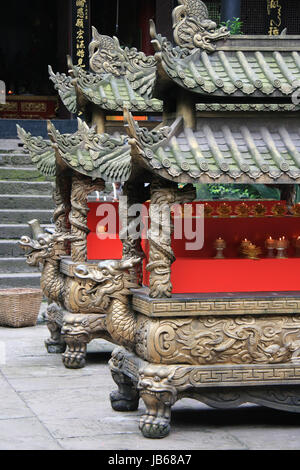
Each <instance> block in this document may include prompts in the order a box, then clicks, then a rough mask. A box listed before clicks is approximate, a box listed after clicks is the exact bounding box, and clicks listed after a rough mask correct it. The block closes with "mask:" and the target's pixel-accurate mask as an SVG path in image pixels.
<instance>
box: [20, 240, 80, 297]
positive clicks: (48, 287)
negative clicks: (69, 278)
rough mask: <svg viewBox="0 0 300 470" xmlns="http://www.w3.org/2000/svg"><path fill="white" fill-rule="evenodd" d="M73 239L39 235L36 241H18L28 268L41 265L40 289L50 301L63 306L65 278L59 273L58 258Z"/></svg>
mask: <svg viewBox="0 0 300 470" xmlns="http://www.w3.org/2000/svg"><path fill="white" fill-rule="evenodd" d="M72 239H74V237H73V236H72V235H71V234H70V233H68V232H67V233H65V234H58V233H54V234H52V235H50V234H44V233H40V234H39V235H38V237H37V239H36V240H35V239H31V238H30V237H28V236H23V237H22V238H21V240H20V241H19V244H20V246H21V248H23V250H24V251H25V257H26V261H27V264H29V266H39V265H40V264H42V266H43V269H42V275H41V289H42V291H43V293H44V295H45V296H46V297H47V298H48V299H49V300H51V301H53V302H57V303H58V304H59V305H61V306H64V294H65V276H64V275H63V274H61V273H60V257H61V255H64V254H65V249H64V244H65V242H67V241H70V240H72Z"/></svg>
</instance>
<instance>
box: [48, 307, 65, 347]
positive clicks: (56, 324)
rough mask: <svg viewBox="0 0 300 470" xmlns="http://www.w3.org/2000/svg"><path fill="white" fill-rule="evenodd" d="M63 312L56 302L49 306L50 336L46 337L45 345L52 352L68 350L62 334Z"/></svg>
mask: <svg viewBox="0 0 300 470" xmlns="http://www.w3.org/2000/svg"><path fill="white" fill-rule="evenodd" d="M62 317H63V313H62V310H61V308H60V307H59V306H58V305H56V304H55V303H53V304H51V305H49V306H48V308H47V328H48V330H49V333H50V338H48V339H46V341H45V346H46V349H47V351H48V353H50V354H61V353H63V352H65V350H66V343H65V341H64V340H63V338H62V335H61V324H62Z"/></svg>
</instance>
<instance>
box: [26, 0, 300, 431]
mask: <svg viewBox="0 0 300 470" xmlns="http://www.w3.org/2000/svg"><path fill="white" fill-rule="evenodd" d="M172 19H173V29H174V41H175V44H176V45H175V46H174V45H173V44H172V43H170V42H168V41H167V40H166V39H165V38H163V37H162V36H161V35H160V34H158V33H157V32H156V29H155V25H154V23H153V22H152V23H151V25H150V30H151V35H152V39H153V45H154V48H155V51H156V53H155V55H154V56H149V57H147V56H145V54H143V53H141V52H139V51H137V50H136V49H133V48H131V49H129V48H124V49H123V48H121V47H120V44H119V41H118V39H117V38H115V37H114V38H110V37H108V36H103V35H101V34H99V33H98V31H97V30H96V29H95V28H93V30H92V35H93V38H92V42H91V44H90V45H89V53H90V69H91V70H90V71H85V70H82V69H81V68H80V67H77V66H75V65H73V64H72V60H71V59H70V58H69V59H68V69H69V72H68V75H66V74H59V73H56V74H54V72H53V71H52V69H51V68H49V73H50V79H51V80H52V81H53V83H54V86H55V88H56V89H57V91H58V93H59V95H60V97H61V99H62V101H63V102H64V103H65V105H66V106H67V107H68V109H69V110H70V111H71V112H72V113H82V118H80V119H78V130H77V131H76V132H75V133H74V134H61V133H60V132H59V131H58V130H57V129H55V127H54V126H53V124H52V123H51V122H49V123H48V136H49V140H43V139H42V138H41V137H33V136H32V135H31V134H30V133H29V132H26V131H24V130H23V129H21V128H20V127H18V135H19V137H20V139H21V140H22V141H23V142H24V145H25V148H26V149H27V150H28V151H29V153H30V155H31V157H32V160H33V161H34V163H35V164H36V165H37V167H38V169H39V170H40V171H41V172H42V173H43V174H46V175H49V176H55V183H56V184H55V190H54V201H55V211H54V214H53V221H54V225H55V229H54V231H53V233H44V231H43V230H42V229H41V227H40V225H39V223H38V221H37V220H33V221H30V222H29V225H30V226H31V228H32V231H33V237H32V238H30V237H28V236H27V237H22V239H21V240H20V245H21V247H22V248H23V249H24V251H25V256H26V258H27V262H28V264H29V265H33V266H38V265H41V266H42V276H41V286H42V290H43V293H44V295H45V296H46V297H47V298H48V299H49V303H50V302H51V304H50V305H49V307H48V328H49V331H50V338H49V339H47V340H46V347H47V349H48V351H49V352H56V353H57V352H59V353H63V354H62V359H63V363H64V365H65V366H66V367H68V368H78V367H84V365H85V361H86V348H87V344H88V343H89V341H91V340H92V339H95V338H104V339H106V340H108V341H111V342H112V343H114V344H116V346H117V347H116V349H115V350H114V352H113V354H112V358H111V360H110V361H109V365H110V370H111V373H112V377H113V379H114V381H115V382H116V384H117V387H118V390H116V391H113V392H112V393H111V395H110V399H111V405H112V407H113V408H114V409H115V410H116V411H119V412H122V411H133V410H136V409H137V407H138V404H139V399H140V398H141V399H142V400H143V401H144V404H145V407H146V410H145V412H144V414H143V415H142V417H141V420H140V429H141V431H142V433H143V435H144V436H145V437H148V438H162V437H165V436H166V435H167V434H168V433H169V432H170V418H171V407H172V405H173V404H174V403H175V402H176V401H177V400H179V399H181V398H183V397H189V398H195V399H198V400H200V401H202V402H204V403H206V404H208V405H210V406H213V407H222V406H229V405H232V406H233V405H234V406H239V405H240V404H242V403H245V402H252V403H257V404H262V405H264V406H270V407H274V408H277V409H282V410H286V411H293V412H300V405H299V403H300V401H299V396H300V336H299V335H300V289H299V286H298V284H297V282H298V281H297V279H296V280H295V278H294V277H293V276H292V274H291V273H293V272H298V270H299V258H298V257H297V256H299V246H300V245H299V246H298V241H297V237H298V236H299V233H298V232H299V230H298V229H297V224H298V217H299V213H298V212H299V211H298V208H297V205H296V201H295V193H296V191H295V185H296V184H299V182H300V134H299V117H298V113H299V107H298V106H297V105H294V104H292V94H293V92H294V91H295V90H296V89H297V88H298V86H299V80H300V56H299V53H300V37H298V36H297V37H291V36H279V37H274V36H273V37H270V36H265V37H261V36H259V37H255V36H242V37H235V38H232V37H230V34H229V32H228V31H227V30H226V28H217V26H216V24H215V23H214V22H213V21H211V20H210V19H209V17H208V11H207V7H206V6H205V5H204V3H203V2H201V1H200V0H180V1H179V5H178V6H177V7H176V8H175V9H174V11H173V15H172ZM271 100H272V102H271V103H270V101H271ZM230 101H231V102H230ZM232 101H234V103H233V102H232ZM112 111H114V112H117V111H118V112H122V113H123V115H124V133H123V134H122V135H120V134H119V133H115V134H111V133H109V132H108V129H107V128H108V126H107V122H106V115H107V112H112ZM141 111H142V112H145V113H146V112H147V113H153V112H163V116H162V123H161V124H159V125H158V126H157V127H156V128H154V129H148V128H143V127H140V126H139V125H138V124H137V123H136V122H135V120H134V117H133V115H132V113H138V112H141ZM107 182H113V183H117V182H122V183H123V196H126V198H127V199H126V203H125V204H121V202H120V203H119V204H117V202H114V203H111V204H115V206H118V207H119V217H118V218H117V219H118V220H117V221H116V222H118V224H119V225H118V229H117V228H115V230H114V233H113V234H112V235H114V236H115V237H116V236H118V237H119V240H117V241H118V242H120V243H121V244H122V250H121V251H122V254H121V255H118V256H116V255H115V252H114V253H113V254H114V256H115V259H109V258H110V257H112V255H109V256H108V255H107V253H108V252H109V250H108V248H109V246H110V245H109V243H110V242H112V240H110V239H108V240H106V239H104V237H100V236H98V238H97V233H98V235H100V234H101V235H103V234H105V235H106V234H107V235H109V233H110V232H109V230H106V224H105V223H104V222H103V220H102V219H101V221H100V222H101V223H100V225H99V227H101V229H99V228H98V231H97V222H98V221H99V219H97V215H95V214H96V213H97V208H98V207H99V208H101V207H102V208H103V205H102V204H103V201H102V202H101V201H100V202H99V203H98V206H97V207H96V208H95V206H92V205H91V204H89V202H88V196H89V194H90V193H91V192H93V191H98V192H100V191H102V190H103V189H104V188H105V184H106V183H107ZM179 183H180V184H179ZM198 183H200V184H203V183H204V184H205V183H215V184H219V183H222V184H228V183H240V184H254V183H255V184H269V185H273V186H275V187H276V188H278V189H279V191H280V193H281V197H282V199H283V200H281V201H273V200H272V201H261V202H258V201H247V202H243V201H238V202H237V201H219V202H216V201H210V202H206V203H205V204H201V203H200V201H195V199H196V189H195V187H194V185H195V184H198ZM184 204H187V205H188V206H189V207H187V206H184V213H183V214H184V215H183V216H182V212H180V214H181V216H180V217H175V216H173V217H172V215H171V212H172V210H173V215H174V214H175V212H174V206H175V207H176V206H178V205H179V206H180V208H181V209H182V205H184ZM136 205H139V208H140V212H141V213H142V218H141V219H138V224H137V223H136V222H137V221H136V218H135V216H133V215H132V212H131V209H132V207H136ZM199 205H202V206H204V211H202V213H204V215H202V216H201V215H199V214H198V212H197V211H196V210H195V209H197V208H198V206H199ZM92 207H93V211H94V212H93V211H92V210H91V208H92ZM90 210H91V212H90V214H89V211H90ZM143 211H145V213H146V214H147V215H144V213H143ZM92 212H93V214H94V215H93V217H94V218H93V217H91V219H93V223H91V222H90V221H89V220H88V215H91V213H92ZM204 216H205V217H206V220H205V223H206V231H205V232H204V235H205V236H204V239H205V240H204V245H203V248H202V249H200V248H199V249H198V248H197V249H194V250H193V249H191V250H189V249H187V248H186V246H185V242H187V241H190V239H189V237H188V236H187V235H186V234H184V235H182V236H181V238H180V239H176V238H175V224H176V223H177V222H178V220H179V221H180V224H181V223H182V224H184V223H185V222H187V221H190V222H196V223H197V222H199V219H204ZM175 219H176V220H175ZM177 219H178V220H177ZM245 224H247V225H245ZM116 225H117V224H116ZM142 225H144V231H143V232H142V231H140V232H133V231H132V229H133V228H134V227H136V226H140V227H141V226H142ZM254 225H255V227H254ZM283 226H284V236H283V235H282V233H281V230H282V227H283ZM245 227H246V229H245ZM253 227H254V228H253ZM90 230H93V232H92V233H90ZM278 230H280V233H278ZM198 232H199V230H198ZM198 232H197V230H196V231H195V233H196V236H197V233H198ZM144 233H145V235H146V236H145V237H144V238H143V234H144ZM91 236H93V237H94V238H91ZM246 236H247V239H245V237H246ZM218 237H219V238H218ZM259 237H260V238H259ZM269 237H271V239H272V240H274V241H275V240H276V243H275V244H272V251H273V249H274V248H273V246H274V247H276V248H277V252H278V257H277V258H275V257H274V256H273V253H272V258H271V257H268V250H267V248H266V245H267V241H268V240H270V238H269ZM279 238H281V240H279ZM95 239H96V243H95V242H94V245H92V244H91V243H90V240H94V241H95ZM249 239H251V240H252V242H250V241H249ZM224 240H226V252H225V254H226V258H223V250H224V251H225V242H224ZM242 240H243V241H242ZM287 240H289V241H290V245H291V246H289V245H288V244H287V243H286V242H287ZM241 241H242V242H241ZM214 242H215V244H214ZM89 243H90V245H89ZM100 244H101V246H102V247H103V250H102V251H101V253H102V255H101V256H102V257H101V259H97V260H96V259H91V258H93V256H92V257H90V259H89V250H88V247H91V246H94V249H96V248H97V247H99V246H100ZM95 246H96V248H95ZM269 246H271V245H270V242H269ZM207 247H208V248H207ZM245 247H246V250H245ZM261 247H264V248H265V251H264V253H260V250H261ZM216 249H217V250H218V252H219V256H217V258H218V259H214V256H215V255H216ZM202 250H203V251H202ZM209 250H210V251H209ZM278 250H279V251H278ZM282 250H283V251H282ZM110 253H111V251H110ZM295 253H296V256H295ZM259 254H260V255H261V257H260V260H259V261H257V262H254V261H253V259H256V258H257V257H258V255H259ZM283 255H284V256H285V255H287V256H288V259H285V258H284V259H282V258H283ZM247 257H248V258H250V259H247ZM107 258H108V259H107ZM278 258H279V259H278ZM178 266H179V268H178ZM178 269H179V273H180V274H179V277H178ZM278 274H279V275H278ZM285 277H286V279H285ZM278 279H279V281H280V283H279V282H278ZM240 282H242V284H240ZM176 283H177V284H176ZM178 285H179V286H181V287H180V288H179V290H177V291H176V288H175V287H176V286H178ZM241 285H242V288H241V289H240V291H238V289H239V288H240V286H241ZM274 285H276V287H274ZM182 286H184V287H182ZM195 286H196V287H195ZM257 286H258V287H257ZM283 286H284V288H283ZM180 289H181V290H180ZM176 292H177V293H176Z"/></svg>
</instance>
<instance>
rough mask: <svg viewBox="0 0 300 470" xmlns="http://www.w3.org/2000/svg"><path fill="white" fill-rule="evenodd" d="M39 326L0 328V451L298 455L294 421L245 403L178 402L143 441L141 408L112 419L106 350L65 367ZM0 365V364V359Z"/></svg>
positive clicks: (92, 348) (91, 350)
mask: <svg viewBox="0 0 300 470" xmlns="http://www.w3.org/2000/svg"><path fill="white" fill-rule="evenodd" d="M48 336H49V333H48V330H47V328H46V326H45V324H39V325H37V326H35V327H32V328H19V329H13V328H3V327H2V328H1V327H0V342H1V343H2V344H3V343H4V344H5V349H6V363H5V364H1V363H0V449H1V450H6V449H7V450H8V449H14V450H19V449H28V450H35V449H45V450H46V449H53V450H55V449H66V450H157V451H159V450H186V451H189V450H247V449H250V450H260V449H265V450H279V449H280V450H299V449H300V416H299V415H298V414H295V413H284V412H282V411H276V410H271V409H268V408H262V407H258V406H255V405H251V404H246V405H243V406H242V407H240V408H234V409H226V410H224V409H223V410H222V409H218V410H214V409H211V408H209V407H208V406H206V405H204V404H202V403H199V402H197V401H195V400H191V399H184V400H181V401H179V402H177V403H176V404H175V405H174V407H173V409H172V427H171V433H170V435H169V436H168V437H166V438H165V439H159V440H155V439H154V440H152V439H145V438H144V437H143V436H142V435H141V433H140V431H139V429H138V422H139V417H140V415H141V414H142V413H143V410H144V404H143V402H142V401H140V406H139V409H138V410H137V411H135V412H129V413H118V412H116V411H114V410H112V408H111V406H110V400H109V394H110V392H111V391H112V390H113V389H115V388H116V387H115V384H114V382H113V380H112V378H111V375H110V372H109V368H108V366H107V362H108V360H109V357H110V353H111V351H112V349H113V347H114V346H113V345H111V344H110V343H108V342H105V341H102V340H94V341H92V342H91V343H90V344H89V346H88V355H87V365H86V367H85V368H83V369H78V370H70V369H66V368H65V367H64V366H63V364H62V360H61V355H60V354H48V353H47V351H46V349H45V347H44V340H45V339H46V338H47V337H48ZM0 362H1V361H0Z"/></svg>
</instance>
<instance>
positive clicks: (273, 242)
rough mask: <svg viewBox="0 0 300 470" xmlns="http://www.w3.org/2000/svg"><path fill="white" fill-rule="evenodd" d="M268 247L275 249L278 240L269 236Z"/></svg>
mask: <svg viewBox="0 0 300 470" xmlns="http://www.w3.org/2000/svg"><path fill="white" fill-rule="evenodd" d="M266 247H267V248H269V249H272V250H273V249H274V248H275V247H276V240H274V239H273V238H272V237H269V238H267V240H266Z"/></svg>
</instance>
